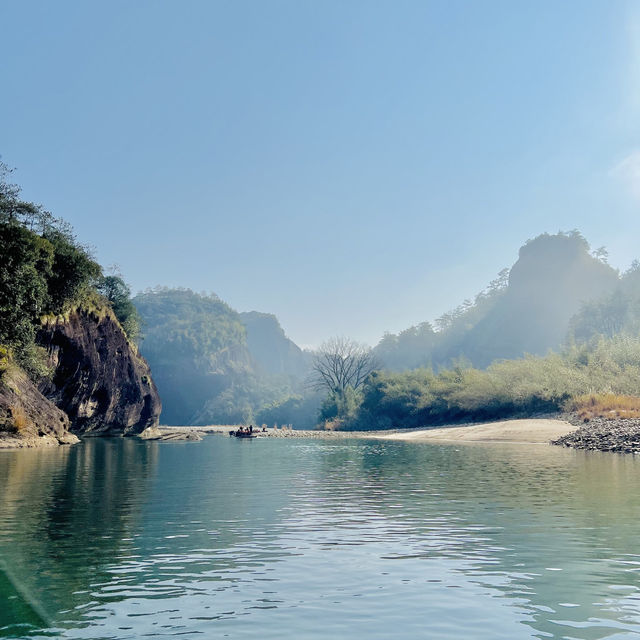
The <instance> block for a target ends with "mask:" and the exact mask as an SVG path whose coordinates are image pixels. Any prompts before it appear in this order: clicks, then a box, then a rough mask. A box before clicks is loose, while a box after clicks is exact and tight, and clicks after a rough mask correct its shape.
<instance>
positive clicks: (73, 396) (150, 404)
mask: <svg viewBox="0 0 640 640" xmlns="http://www.w3.org/2000/svg"><path fill="white" fill-rule="evenodd" d="M37 342H38V343H39V344H40V345H41V346H43V347H44V348H45V349H46V350H47V353H48V357H49V364H50V365H51V366H52V367H53V369H54V374H53V377H52V378H51V380H46V381H44V382H42V383H41V384H40V387H39V388H40V391H41V393H42V394H43V395H44V396H45V397H46V398H48V399H49V400H50V401H51V402H53V403H54V404H55V405H56V406H57V407H58V409H61V410H62V411H63V412H64V413H65V414H66V415H67V416H68V417H69V420H70V428H71V431H72V432H74V433H78V434H88V435H134V434H138V433H141V432H142V431H144V429H146V428H147V427H152V426H155V425H157V424H158V418H159V416H160V410H161V403H160V397H159V396H158V391H157V389H156V386H155V384H154V382H153V380H152V378H151V372H150V370H149V367H148V365H147V363H146V361H145V360H144V358H142V356H140V355H139V354H138V353H137V349H136V348H135V346H133V345H132V344H130V343H129V342H128V340H127V338H126V336H125V334H124V332H123V331H122V328H121V327H120V325H119V324H118V321H117V320H116V319H115V317H114V315H113V313H112V312H111V310H110V309H108V308H103V309H99V310H94V311H87V310H75V311H72V312H70V313H69V314H67V315H66V316H64V317H56V318H49V319H47V320H45V321H44V322H43V325H42V328H41V329H40V331H39V332H38V336H37Z"/></svg>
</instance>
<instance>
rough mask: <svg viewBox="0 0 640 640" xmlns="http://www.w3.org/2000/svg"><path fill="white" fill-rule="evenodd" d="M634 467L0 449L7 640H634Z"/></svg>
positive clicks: (514, 451)
mask: <svg viewBox="0 0 640 640" xmlns="http://www.w3.org/2000/svg"><path fill="white" fill-rule="evenodd" d="M639 516H640V459H638V458H636V457H633V456H627V457H625V456H621V455H616V454H603V453H588V452H580V451H572V450H568V449H561V448H555V447H549V446H545V445H540V446H536V445H507V444H502V445H495V444H494V445H491V444H465V445H462V444H455V445H445V444H421V443H407V442H392V441H387V442H381V441H374V440H357V439H348V440H347V439H345V440H339V439H331V440H303V439H300V440H298V439H293V438H291V439H275V438H273V439H257V440H247V441H238V440H236V439H235V438H227V437H223V436H209V437H207V438H205V440H204V441H203V442H198V443H157V442H141V441H138V440H134V439H88V440H86V441H84V442H83V443H82V444H80V445H77V446H74V447H70V448H58V449H55V450H25V451H12V452H2V453H1V454H0V636H2V637H10V638H19V637H25V638H26V637H29V638H45V637H51V636H56V637H63V638H92V639H96V638H115V639H124V638H141V637H152V638H176V637H179V638H182V639H192V638H193V639H195V638H232V639H233V638H260V639H271V638H273V639H276V638H277V639H281V638H295V639H314V640H315V639H321V638H322V639H323V640H324V639H326V638H332V639H342V638H348V637H359V638H367V639H381V640H382V639H385V640H386V639H389V638H396V639H397V638H401V639H405V638H406V639H414V638H429V639H439V638H456V639H460V638H474V639H480V640H482V639H485V638H486V639H491V640H496V639H499V638H505V639H507V638H508V639H510V640H513V639H514V638H568V639H584V640H591V639H596V638H616V639H622V638H640V518H639Z"/></svg>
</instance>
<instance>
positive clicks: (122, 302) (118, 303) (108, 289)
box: [97, 272, 140, 342]
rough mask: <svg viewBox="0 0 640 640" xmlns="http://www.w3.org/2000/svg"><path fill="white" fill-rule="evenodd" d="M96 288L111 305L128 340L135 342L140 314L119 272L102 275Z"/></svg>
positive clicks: (138, 331) (137, 335)
mask: <svg viewBox="0 0 640 640" xmlns="http://www.w3.org/2000/svg"><path fill="white" fill-rule="evenodd" d="M97 289H98V292H99V293H101V294H102V295H103V296H104V297H105V298H106V299H107V301H108V302H109V304H110V305H111V308H112V309H113V312H114V313H115V316H116V318H118V321H119V322H120V324H121V325H122V328H123V329H124V332H125V333H126V334H127V337H128V338H129V340H131V341H133V342H136V341H137V339H138V337H139V335H140V315H139V314H138V310H137V309H136V307H135V305H134V304H133V302H132V301H131V289H129V286H128V285H127V283H126V282H125V281H124V280H123V279H122V277H121V276H120V275H119V272H118V273H114V274H113V275H110V276H104V277H103V278H102V279H101V280H100V281H99V283H98V287H97Z"/></svg>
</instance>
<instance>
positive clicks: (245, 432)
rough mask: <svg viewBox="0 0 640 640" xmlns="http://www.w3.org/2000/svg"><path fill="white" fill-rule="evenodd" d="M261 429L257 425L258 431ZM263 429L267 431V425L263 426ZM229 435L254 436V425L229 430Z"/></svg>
mask: <svg viewBox="0 0 640 640" xmlns="http://www.w3.org/2000/svg"><path fill="white" fill-rule="evenodd" d="M259 431H260V429H259V428H258V427H256V433H257V432H259ZM262 431H263V433H266V431H267V428H266V427H262ZM229 435H230V436H236V437H238V438H241V437H243V436H245V437H246V436H252V435H253V425H252V424H250V425H249V426H248V427H238V429H237V430H236V431H229Z"/></svg>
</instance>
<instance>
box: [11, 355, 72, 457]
mask: <svg viewBox="0 0 640 640" xmlns="http://www.w3.org/2000/svg"><path fill="white" fill-rule="evenodd" d="M69 427H70V424H69V418H68V417H67V415H66V414H65V413H64V412H63V411H60V409H58V408H57V407H56V406H55V405H54V404H53V403H52V402H51V401H50V400H47V398H45V397H44V396H43V395H42V394H41V393H40V392H39V391H38V389H37V388H36V386H35V385H34V384H33V382H31V380H29V378H28V377H27V374H26V373H25V372H24V371H22V370H21V369H19V368H18V367H17V366H15V365H11V366H9V367H8V368H7V369H6V370H5V371H4V372H3V373H2V377H1V378H0V449H3V448H20V447H35V446H43V445H45V446H46V445H58V444H73V443H75V442H78V438H77V436H75V435H73V434H72V433H69Z"/></svg>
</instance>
